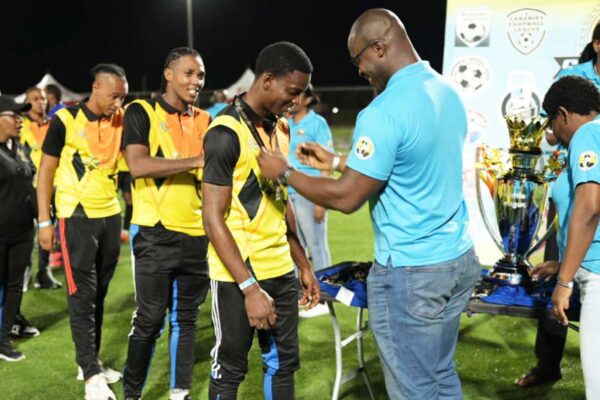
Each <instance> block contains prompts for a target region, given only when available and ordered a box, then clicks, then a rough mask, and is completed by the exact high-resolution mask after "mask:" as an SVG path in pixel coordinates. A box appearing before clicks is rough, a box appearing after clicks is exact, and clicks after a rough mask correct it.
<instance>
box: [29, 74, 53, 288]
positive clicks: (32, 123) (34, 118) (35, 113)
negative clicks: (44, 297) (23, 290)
mask: <svg viewBox="0 0 600 400" xmlns="http://www.w3.org/2000/svg"><path fill="white" fill-rule="evenodd" d="M25 96H26V99H25V101H26V102H27V103H31V110H29V111H28V112H27V114H26V115H25V118H24V119H23V127H22V128H21V132H20V134H19V137H20V139H21V144H22V145H23V147H24V148H25V151H26V152H27V153H28V154H29V157H30V158H31V161H32V162H33V164H34V165H35V169H36V171H39V169H40V161H41V159H42V144H43V143H44V139H45V138H46V132H48V127H49V126H50V120H49V119H48V117H47V115H46V106H47V105H48V102H47V100H46V93H45V92H44V91H43V90H42V89H40V88H38V87H35V86H33V87H30V88H29V89H27V90H26V91H25ZM33 182H34V185H37V176H36V178H35V179H34V181H33ZM49 264H50V253H49V252H47V251H46V250H44V249H42V248H41V246H38V273H37V276H36V277H35V282H34V284H35V287H36V288H41V289H58V288H60V287H61V286H62V284H61V283H60V282H59V281H57V280H56V279H54V276H52V271H51V270H50V265H49Z"/></svg>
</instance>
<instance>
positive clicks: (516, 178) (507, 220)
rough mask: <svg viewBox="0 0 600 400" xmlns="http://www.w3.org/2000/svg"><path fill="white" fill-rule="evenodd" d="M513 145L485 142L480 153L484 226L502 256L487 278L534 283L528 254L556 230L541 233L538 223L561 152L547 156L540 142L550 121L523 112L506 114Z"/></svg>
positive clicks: (506, 282) (505, 282)
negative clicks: (485, 195)
mask: <svg viewBox="0 0 600 400" xmlns="http://www.w3.org/2000/svg"><path fill="white" fill-rule="evenodd" d="M505 119H506V124H507V125H508V131H509V134H510V148H509V149H508V151H507V150H505V149H490V148H487V147H486V146H481V147H479V148H478V149H477V154H476V174H477V176H476V177H475V181H476V190H477V202H478V205H479V210H480V212H481V215H482V217H483V222H484V224H485V227H486V229H487V230H488V232H489V233H490V235H491V236H492V239H493V240H494V243H495V244H496V246H498V248H499V249H500V251H501V252H502V253H503V254H504V256H503V257H502V258H501V259H500V260H498V261H497V262H496V263H495V264H494V266H493V267H492V269H491V270H490V271H489V274H488V276H487V277H486V279H487V280H488V281H491V282H492V283H496V284H500V285H527V284H529V283H531V277H530V275H529V270H530V269H531V268H532V265H531V263H530V262H529V261H528V257H529V256H530V255H531V254H532V253H533V252H535V251H536V250H537V249H538V248H539V247H540V246H541V245H542V243H543V242H544V241H545V240H546V239H547V238H548V236H550V234H551V233H552V231H553V228H552V227H551V228H550V229H549V230H548V231H547V232H546V233H545V234H544V235H542V236H541V238H540V239H539V240H538V241H537V243H534V239H535V238H536V237H538V231H539V229H540V225H541V224H540V222H541V221H542V218H543V216H544V214H545V212H546V208H547V205H548V181H550V180H552V179H555V176H553V175H552V174H551V175H546V172H547V171H548V170H549V169H550V170H553V171H554V172H555V173H556V172H558V171H556V170H557V167H556V164H557V156H556V154H555V155H554V156H555V159H553V158H550V160H548V161H544V157H543V155H542V150H541V148H540V144H541V141H542V138H543V136H544V130H545V128H546V126H547V124H548V121H547V120H546V119H544V118H541V117H539V116H538V117H534V118H532V119H531V120H530V121H525V120H524V119H523V118H521V117H519V116H506V117H505ZM481 182H484V183H485V184H486V187H487V189H488V191H489V194H490V195H491V197H492V199H493V202H494V208H495V211H496V223H497V228H498V230H497V231H496V229H495V227H494V226H492V223H491V222H490V220H489V219H488V217H487V214H486V212H485V209H484V206H483V199H482V191H481Z"/></svg>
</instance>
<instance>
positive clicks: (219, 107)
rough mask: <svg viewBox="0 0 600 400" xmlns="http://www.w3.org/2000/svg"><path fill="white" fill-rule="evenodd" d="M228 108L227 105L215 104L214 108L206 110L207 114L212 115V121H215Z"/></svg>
mask: <svg viewBox="0 0 600 400" xmlns="http://www.w3.org/2000/svg"><path fill="white" fill-rule="evenodd" d="M227 106H228V104H227V103H215V104H213V105H212V106H210V107H208V108H207V109H206V112H207V113H209V114H210V119H211V121H212V120H214V119H215V118H216V117H217V114H218V113H219V112H220V111H221V110H222V109H224V108H225V107H227Z"/></svg>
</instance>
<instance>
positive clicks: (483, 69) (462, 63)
mask: <svg viewBox="0 0 600 400" xmlns="http://www.w3.org/2000/svg"><path fill="white" fill-rule="evenodd" d="M450 75H451V76H452V80H453V81H454V83H456V85H457V86H458V87H459V88H460V89H462V90H464V91H465V92H475V91H477V90H479V89H481V88H482V87H484V86H485V85H486V84H487V83H488V82H489V81H490V68H489V67H488V65H487V64H486V63H485V62H483V60H481V59H479V58H464V59H462V60H459V61H458V62H457V63H456V64H454V66H453V67H452V71H451V72H450Z"/></svg>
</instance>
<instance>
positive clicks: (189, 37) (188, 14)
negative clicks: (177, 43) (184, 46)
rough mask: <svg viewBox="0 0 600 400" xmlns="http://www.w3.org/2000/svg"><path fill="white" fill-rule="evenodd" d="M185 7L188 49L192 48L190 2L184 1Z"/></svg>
mask: <svg viewBox="0 0 600 400" xmlns="http://www.w3.org/2000/svg"><path fill="white" fill-rule="evenodd" d="M186 3H187V7H186V13H187V36H188V40H187V41H188V47H190V48H192V49H193V48H194V25H193V21H192V0H186Z"/></svg>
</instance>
